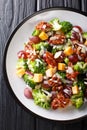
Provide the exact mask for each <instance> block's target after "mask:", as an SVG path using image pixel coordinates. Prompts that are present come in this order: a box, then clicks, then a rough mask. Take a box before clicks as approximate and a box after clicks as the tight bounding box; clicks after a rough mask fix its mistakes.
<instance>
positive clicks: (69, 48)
mask: <svg viewBox="0 0 87 130" xmlns="http://www.w3.org/2000/svg"><path fill="white" fill-rule="evenodd" d="M64 54H65V55H67V56H69V55H72V54H73V49H72V47H67V48H66V49H65V50H64Z"/></svg>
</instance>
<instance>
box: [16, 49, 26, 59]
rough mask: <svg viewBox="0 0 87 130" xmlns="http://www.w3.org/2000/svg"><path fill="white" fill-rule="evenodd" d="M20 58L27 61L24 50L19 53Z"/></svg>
mask: <svg viewBox="0 0 87 130" xmlns="http://www.w3.org/2000/svg"><path fill="white" fill-rule="evenodd" d="M17 56H18V58H19V59H20V58H24V59H27V53H26V52H25V51H24V50H21V51H19V52H18V53H17Z"/></svg>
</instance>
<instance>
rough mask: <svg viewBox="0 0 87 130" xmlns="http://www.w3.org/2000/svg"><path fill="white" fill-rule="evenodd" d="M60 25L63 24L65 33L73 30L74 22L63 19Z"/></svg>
mask: <svg viewBox="0 0 87 130" xmlns="http://www.w3.org/2000/svg"><path fill="white" fill-rule="evenodd" d="M60 25H61V26H62V28H61V30H62V31H63V32H64V33H65V34H66V33H68V32H69V31H71V30H72V24H71V23H70V22H68V21H62V22H60Z"/></svg>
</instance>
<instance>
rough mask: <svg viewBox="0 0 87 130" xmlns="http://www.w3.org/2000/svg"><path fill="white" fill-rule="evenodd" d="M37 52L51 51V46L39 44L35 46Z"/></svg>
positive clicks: (44, 43) (43, 43)
mask: <svg viewBox="0 0 87 130" xmlns="http://www.w3.org/2000/svg"><path fill="white" fill-rule="evenodd" d="M33 47H34V48H35V50H36V51H40V50H50V45H49V44H48V43H47V42H40V43H38V44H33Z"/></svg>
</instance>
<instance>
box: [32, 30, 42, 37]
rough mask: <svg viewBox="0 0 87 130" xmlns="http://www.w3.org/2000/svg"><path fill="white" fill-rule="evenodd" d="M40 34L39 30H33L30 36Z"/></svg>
mask: <svg viewBox="0 0 87 130" xmlns="http://www.w3.org/2000/svg"><path fill="white" fill-rule="evenodd" d="M39 34H40V30H36V29H35V30H34V31H33V33H32V36H38V35H39Z"/></svg>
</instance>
